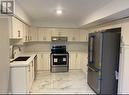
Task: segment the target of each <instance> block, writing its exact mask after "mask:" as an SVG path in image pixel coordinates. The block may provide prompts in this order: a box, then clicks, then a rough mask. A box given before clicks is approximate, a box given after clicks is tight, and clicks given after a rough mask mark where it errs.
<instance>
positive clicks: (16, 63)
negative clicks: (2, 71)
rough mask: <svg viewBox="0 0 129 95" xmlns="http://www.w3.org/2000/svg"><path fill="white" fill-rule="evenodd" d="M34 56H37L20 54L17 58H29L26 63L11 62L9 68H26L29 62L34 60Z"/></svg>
mask: <svg viewBox="0 0 129 95" xmlns="http://www.w3.org/2000/svg"><path fill="white" fill-rule="evenodd" d="M36 55H37V54H36V53H23V54H20V55H19V56H18V57H21V56H30V58H29V59H28V60H27V61H13V62H11V63H10V67H11V68H14V67H26V66H28V65H29V64H30V63H31V61H32V60H33V59H34V57H35V56H36Z"/></svg>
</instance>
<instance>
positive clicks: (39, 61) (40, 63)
mask: <svg viewBox="0 0 129 95" xmlns="http://www.w3.org/2000/svg"><path fill="white" fill-rule="evenodd" d="M37 70H38V71H40V70H43V53H38V54H37Z"/></svg>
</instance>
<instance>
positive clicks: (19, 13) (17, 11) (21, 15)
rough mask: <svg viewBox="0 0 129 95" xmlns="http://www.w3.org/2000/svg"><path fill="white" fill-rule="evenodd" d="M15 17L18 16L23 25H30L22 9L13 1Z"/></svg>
mask: <svg viewBox="0 0 129 95" xmlns="http://www.w3.org/2000/svg"><path fill="white" fill-rule="evenodd" d="M15 15H16V16H18V17H19V18H20V19H22V20H23V21H24V22H25V23H27V24H31V22H30V19H29V18H28V16H27V15H26V13H25V12H24V11H23V9H22V8H21V7H20V5H19V4H18V2H17V0H15Z"/></svg>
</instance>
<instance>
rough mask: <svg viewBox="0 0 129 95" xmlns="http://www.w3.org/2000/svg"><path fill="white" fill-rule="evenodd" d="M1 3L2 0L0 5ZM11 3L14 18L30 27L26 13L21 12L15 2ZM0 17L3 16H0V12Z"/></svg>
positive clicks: (15, 0)
mask: <svg viewBox="0 0 129 95" xmlns="http://www.w3.org/2000/svg"><path fill="white" fill-rule="evenodd" d="M1 1H2V0H0V5H1ZM13 1H14V2H15V3H14V14H15V15H16V17H18V18H19V19H21V20H22V21H24V22H25V23H27V24H29V25H30V24H31V21H30V19H29V18H28V16H27V15H26V13H25V12H24V11H23V9H22V8H21V7H20V5H19V4H18V2H17V0H13ZM0 9H1V7H0ZM0 15H3V14H1V12H0ZM3 16H4V15H3Z"/></svg>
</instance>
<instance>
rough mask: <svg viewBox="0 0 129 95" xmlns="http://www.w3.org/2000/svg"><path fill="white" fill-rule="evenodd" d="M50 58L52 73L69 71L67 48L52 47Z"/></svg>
mask: <svg viewBox="0 0 129 95" xmlns="http://www.w3.org/2000/svg"><path fill="white" fill-rule="evenodd" d="M50 58H51V64H50V65H51V66H50V67H51V68H50V71H51V72H68V71H69V53H68V52H67V51H66V46H52V49H51V55H50Z"/></svg>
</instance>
